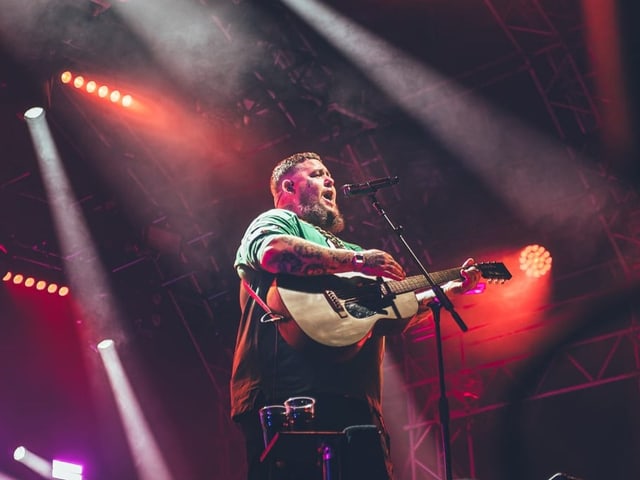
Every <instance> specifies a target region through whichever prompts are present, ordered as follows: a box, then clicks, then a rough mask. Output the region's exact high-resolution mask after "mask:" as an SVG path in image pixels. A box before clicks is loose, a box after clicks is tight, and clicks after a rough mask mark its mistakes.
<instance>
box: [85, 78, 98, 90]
mask: <svg viewBox="0 0 640 480" xmlns="http://www.w3.org/2000/svg"><path fill="white" fill-rule="evenodd" d="M97 89H98V85H97V84H96V82H94V81H93V80H89V81H88V82H87V92H88V93H93V92H95V91H96V90H97Z"/></svg>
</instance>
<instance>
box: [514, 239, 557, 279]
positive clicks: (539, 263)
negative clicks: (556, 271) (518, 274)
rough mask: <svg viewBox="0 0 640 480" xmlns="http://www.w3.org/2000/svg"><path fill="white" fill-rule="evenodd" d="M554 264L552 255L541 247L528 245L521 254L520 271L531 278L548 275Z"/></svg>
mask: <svg viewBox="0 0 640 480" xmlns="http://www.w3.org/2000/svg"><path fill="white" fill-rule="evenodd" d="M552 263H553V258H552V257H551V253H549V251H548V250H547V249H546V248H544V247H543V246H541V245H537V244H536V245H528V246H526V247H525V248H523V249H522V251H521V252H520V270H522V271H523V272H525V273H526V275H527V276H529V277H535V278H539V277H541V276H543V275H546V274H547V273H548V272H549V270H551V264H552Z"/></svg>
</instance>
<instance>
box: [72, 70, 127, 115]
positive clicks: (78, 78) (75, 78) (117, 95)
mask: <svg viewBox="0 0 640 480" xmlns="http://www.w3.org/2000/svg"><path fill="white" fill-rule="evenodd" d="M60 81H61V82H62V83H64V84H65V85H72V86H74V87H75V88H77V89H82V90H84V91H85V92H87V93H90V94H92V95H98V97H100V98H105V99H109V100H111V102H113V103H119V104H120V105H122V106H123V107H125V108H128V107H130V106H131V105H132V104H133V97H132V96H131V95H129V94H125V95H123V94H122V93H121V92H120V90H115V89H111V88H109V86H108V85H105V84H103V83H100V84H98V82H96V81H95V80H90V79H86V78H85V77H84V76H82V75H74V74H73V73H71V72H70V71H69V70H66V71H64V72H62V73H61V74H60Z"/></svg>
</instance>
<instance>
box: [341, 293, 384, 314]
mask: <svg viewBox="0 0 640 480" xmlns="http://www.w3.org/2000/svg"><path fill="white" fill-rule="evenodd" d="M389 305H390V303H389V302H388V301H384V299H382V298H380V297H379V296H371V297H367V298H359V299H357V300H355V301H347V302H345V305H344V308H345V309H346V310H347V312H349V315H351V316H352V317H354V318H367V317H371V316H373V315H378V314H381V315H385V314H386V313H387V312H386V310H385V308H386V307H388V306H389Z"/></svg>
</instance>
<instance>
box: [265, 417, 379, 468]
mask: <svg viewBox="0 0 640 480" xmlns="http://www.w3.org/2000/svg"><path fill="white" fill-rule="evenodd" d="M260 461H261V462H267V463H268V466H269V480H361V479H365V478H366V479H367V480H388V479H389V476H388V474H387V468H386V463H385V455H384V452H383V450H382V443H381V441H380V432H379V431H378V429H377V427H375V426H374V425H357V426H353V427H348V428H346V429H345V430H344V431H342V432H280V433H277V434H276V435H275V436H274V437H273V440H271V443H269V445H268V446H267V448H266V449H265V450H264V452H263V453H262V455H261V457H260Z"/></svg>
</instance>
